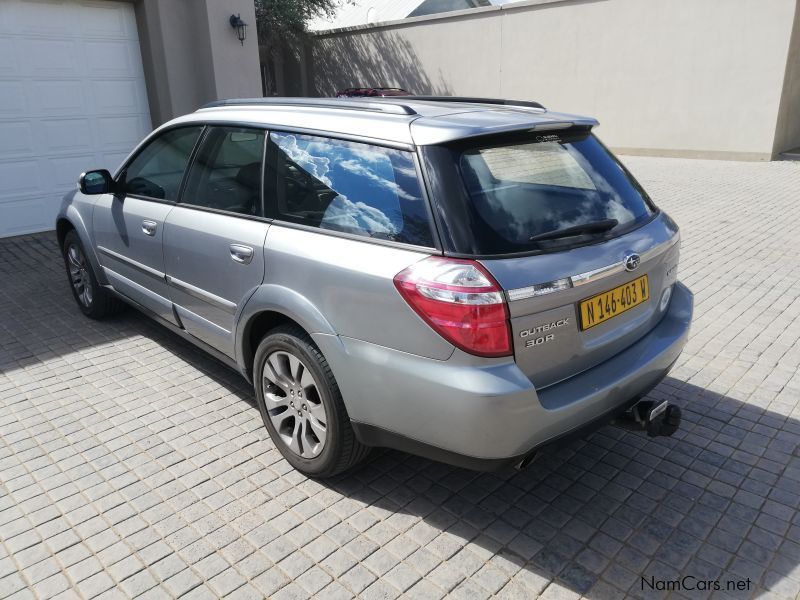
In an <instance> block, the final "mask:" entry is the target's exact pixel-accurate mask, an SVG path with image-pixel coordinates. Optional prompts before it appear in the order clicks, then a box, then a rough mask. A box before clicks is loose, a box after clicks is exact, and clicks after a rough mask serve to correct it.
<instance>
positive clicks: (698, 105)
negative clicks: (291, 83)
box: [311, 0, 800, 159]
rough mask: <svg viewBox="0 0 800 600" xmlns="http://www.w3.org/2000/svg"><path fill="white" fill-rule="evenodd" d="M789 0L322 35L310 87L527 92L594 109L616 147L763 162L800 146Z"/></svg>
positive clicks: (678, 2)
mask: <svg viewBox="0 0 800 600" xmlns="http://www.w3.org/2000/svg"><path fill="white" fill-rule="evenodd" d="M797 4H798V0H671V1H670V2H664V1H663V0H566V1H560V2H553V1H552V0H532V1H530V2H525V3H519V4H514V5H506V6H505V7H503V8H502V9H501V8H499V7H493V8H488V9H479V10H475V11H464V12H462V13H456V14H453V13H451V16H445V17H442V16H437V17H434V18H430V17H428V18H421V19H415V20H411V21H406V22H398V23H394V24H388V25H382V26H377V27H376V26H373V27H369V28H360V29H351V30H344V31H339V32H331V33H327V34H321V35H317V36H315V38H313V40H312V42H311V43H312V54H313V60H312V63H313V69H312V81H313V86H312V89H315V90H316V92H317V93H318V94H319V95H330V94H331V93H333V92H335V91H336V90H337V89H341V88H343V87H348V86H351V85H399V86H402V87H406V88H407V89H409V90H411V91H413V92H415V93H423V94H424V93H438V94H453V95H471V94H475V95H483V96H498V97H507V98H516V99H535V100H539V101H541V102H542V103H544V104H545V105H546V106H549V107H552V108H554V109H558V110H563V111H572V112H577V113H585V114H589V115H592V116H595V117H597V118H598V119H599V120H600V124H601V126H600V128H599V130H598V133H599V134H600V135H601V137H602V138H603V139H604V140H605V141H606V142H607V143H608V144H609V145H611V146H612V147H614V148H616V149H624V150H627V151H638V152H645V153H656V154H667V155H669V154H676V155H700V156H720V157H739V158H753V159H765V158H767V159H768V158H770V157H771V156H772V155H773V152H780V151H781V150H785V149H787V148H788V147H792V146H800V121H799V119H800V116H798V110H797V109H798V108H800V40H798V39H797V37H798V35H800V34H799V33H798V31H797V30H798V29H799V28H800V27H795V28H794V29H795V41H794V44H793V49H794V54H793V57H792V59H791V60H790V61H789V65H788V68H787V57H788V55H789V46H790V40H791V38H792V26H793V22H794V21H795V12H796V5H797ZM787 75H788V76H787ZM785 81H786V84H785V83H784V82H785ZM782 97H783V104H782ZM779 113H780V120H779ZM776 132H777V135H776Z"/></svg>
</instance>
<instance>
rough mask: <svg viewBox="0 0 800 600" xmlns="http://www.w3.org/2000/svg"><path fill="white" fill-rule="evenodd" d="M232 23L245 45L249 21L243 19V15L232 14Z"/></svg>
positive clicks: (237, 35)
mask: <svg viewBox="0 0 800 600" xmlns="http://www.w3.org/2000/svg"><path fill="white" fill-rule="evenodd" d="M230 24H231V27H233V28H234V29H235V30H236V37H238V38H239V41H240V42H241V43H242V46H244V40H245V38H246V37H247V23H245V22H244V21H242V16H241V15H240V14H239V15H231V18H230Z"/></svg>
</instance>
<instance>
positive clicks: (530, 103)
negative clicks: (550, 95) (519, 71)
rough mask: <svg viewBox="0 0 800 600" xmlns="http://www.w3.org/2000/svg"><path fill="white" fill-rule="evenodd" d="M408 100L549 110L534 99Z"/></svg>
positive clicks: (449, 97) (466, 98) (430, 98)
mask: <svg viewBox="0 0 800 600" xmlns="http://www.w3.org/2000/svg"><path fill="white" fill-rule="evenodd" d="M406 98H407V99H408V100H430V101H433V102H465V103H470V104H500V105H502V106H519V107H522V108H538V109H541V110H547V109H546V108H545V107H544V106H543V105H542V104H539V103H538V102H536V101H534V100H505V99H503V98H477V97H472V96H406Z"/></svg>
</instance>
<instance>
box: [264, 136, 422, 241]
mask: <svg viewBox="0 0 800 600" xmlns="http://www.w3.org/2000/svg"><path fill="white" fill-rule="evenodd" d="M268 156H269V159H268V160H269V164H270V171H274V176H275V177H276V182H277V183H276V193H275V198H274V208H273V210H274V213H275V216H276V217H277V218H279V219H283V220H286V221H289V222H293V223H300V224H304V225H310V226H313V227H318V228H320V229H323V230H324V229H328V230H333V231H340V232H345V233H351V234H355V235H363V236H365V237H370V238H376V239H385V240H391V241H397V242H403V243H408V244H414V245H418V246H426V247H430V246H433V236H432V232H431V223H430V218H429V214H428V209H427V206H426V201H425V199H424V198H423V195H422V192H421V188H420V183H419V179H418V175H417V170H416V166H415V163H414V159H413V155H412V154H411V153H410V152H405V151H402V150H396V149H392V148H385V147H382V146H374V145H371V144H363V143H359V142H350V141H345V140H336V139H331V138H324V137H319V136H309V135H301V134H295V133H280V132H272V133H271V134H270V138H269V149H268ZM267 176H268V177H270V176H272V174H270V173H268V175H267Z"/></svg>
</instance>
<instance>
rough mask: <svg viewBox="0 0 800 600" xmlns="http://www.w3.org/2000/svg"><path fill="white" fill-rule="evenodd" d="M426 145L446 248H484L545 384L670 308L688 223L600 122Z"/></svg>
mask: <svg viewBox="0 0 800 600" xmlns="http://www.w3.org/2000/svg"><path fill="white" fill-rule="evenodd" d="M422 156H423V159H424V163H425V166H426V173H427V174H428V178H429V179H430V185H431V189H432V192H433V194H432V195H433V197H434V198H435V199H436V203H435V205H436V208H437V220H438V225H439V229H440V233H441V234H442V238H443V243H444V245H445V251H446V252H447V253H448V254H451V255H454V256H464V257H471V258H478V259H479V260H480V261H481V263H482V264H483V265H484V266H485V267H486V268H487V270H488V271H489V272H490V273H491V275H492V276H493V277H494V278H495V279H496V280H497V282H498V283H499V284H500V286H501V287H502V288H503V289H504V290H505V293H506V295H507V298H508V307H509V314H510V318H511V328H512V336H513V350H514V358H515V360H516V362H517V364H518V365H519V367H520V369H521V370H522V371H523V372H524V373H525V374H526V375H527V376H528V377H529V378H530V380H531V381H532V382H533V384H534V385H535V386H537V387H538V388H542V387H546V386H548V385H552V384H554V383H556V382H558V381H561V380H563V379H566V378H568V377H571V376H573V375H576V374H578V373H580V372H582V371H585V370H586V369H589V368H591V367H593V366H596V365H598V364H599V363H602V362H603V361H605V360H607V359H608V358H610V357H611V356H613V355H615V354H617V353H619V352H620V351H622V350H623V349H625V348H626V347H628V346H630V345H631V344H633V343H634V342H636V341H637V340H638V339H640V338H641V337H642V336H643V335H645V334H646V333H647V332H648V331H650V330H651V329H652V328H653V327H654V326H655V325H656V323H658V321H659V320H660V318H661V317H662V316H663V314H664V309H665V308H666V306H667V305H668V295H669V294H670V291H671V286H672V284H673V283H674V282H675V279H676V275H677V262H678V252H679V244H678V240H679V237H678V230H677V226H676V225H675V223H674V222H673V221H672V220H671V219H670V218H669V217H668V216H667V215H665V214H664V213H662V212H660V211H659V210H658V209H657V208H656V207H655V206H654V204H653V203H652V201H651V200H650V198H649V197H648V196H647V194H646V193H645V192H644V190H643V189H642V188H641V186H639V184H638V183H637V182H636V181H635V179H634V178H633V176H632V175H631V174H630V173H629V172H628V171H627V170H626V169H625V168H624V167H623V166H622V164H621V163H620V162H619V161H618V160H617V159H616V158H615V157H614V156H613V155H612V154H611V153H610V152H609V151H608V150H607V149H606V148H605V147H604V146H603V145H602V144H601V143H600V142H599V141H598V140H597V139H596V138H595V137H594V136H593V135H592V134H591V132H590V130H589V128H587V127H574V128H571V129H568V130H562V131H556V132H549V131H548V132H546V133H530V132H529V133H519V134H511V135H509V134H505V135H501V136H492V137H481V138H477V139H472V140H464V141H460V142H455V143H449V144H447V145H441V146H430V147H426V148H425V149H423V151H422ZM668 290H670V291H668ZM665 295H666V297H665Z"/></svg>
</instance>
